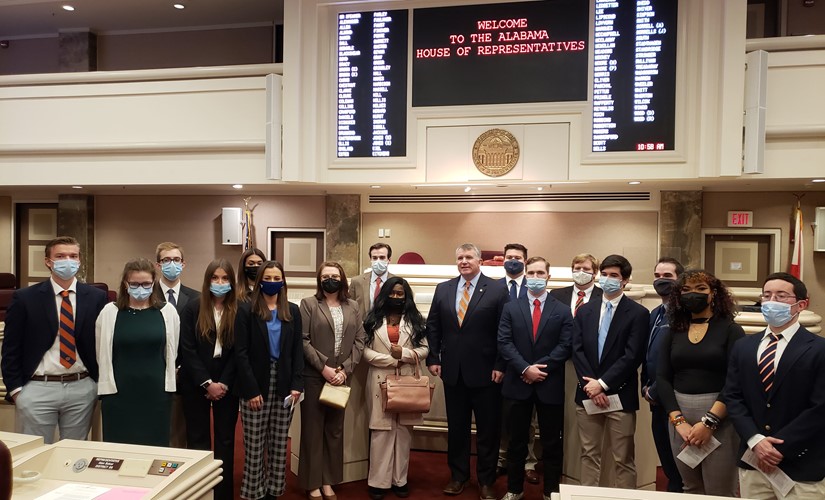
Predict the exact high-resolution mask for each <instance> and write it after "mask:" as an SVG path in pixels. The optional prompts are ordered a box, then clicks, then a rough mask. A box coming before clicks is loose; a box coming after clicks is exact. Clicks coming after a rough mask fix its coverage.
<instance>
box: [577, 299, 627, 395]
mask: <svg viewBox="0 0 825 500" xmlns="http://www.w3.org/2000/svg"><path fill="white" fill-rule="evenodd" d="M574 291H575V290H574ZM589 291H590V292H592V291H593V287H592V286H591V287H590V290H589ZM573 295H575V293H574V294H573ZM622 297H624V292H622V293H620V294H619V295H618V296H617V297H616V298H615V299H613V300H607V297H606V296H604V295H602V309H601V312H600V313H599V328H601V325H602V317H604V310H605V309H607V303H608V302H610V303H611V304H613V316H611V317H610V323H611V324H612V323H613V320H614V319H615V318H616V308H617V307H618V306H619V302H620V301H621V300H622ZM607 328H608V330H609V329H610V325H607ZM605 343H607V339H605ZM599 384H601V386H602V389H604V390H605V391H607V390H609V389H610V387H608V386H607V384H605V383H604V380H602V379H599Z"/></svg>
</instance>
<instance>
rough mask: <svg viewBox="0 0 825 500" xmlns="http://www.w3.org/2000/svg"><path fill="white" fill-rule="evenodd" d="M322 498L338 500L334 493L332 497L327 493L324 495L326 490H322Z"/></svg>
mask: <svg viewBox="0 0 825 500" xmlns="http://www.w3.org/2000/svg"><path fill="white" fill-rule="evenodd" d="M321 496H322V497H323V498H324V500H338V495H336V494H335V492H334V491H333V492H332V494H331V495H327V494H326V493H324V490H323V489H322V490H321Z"/></svg>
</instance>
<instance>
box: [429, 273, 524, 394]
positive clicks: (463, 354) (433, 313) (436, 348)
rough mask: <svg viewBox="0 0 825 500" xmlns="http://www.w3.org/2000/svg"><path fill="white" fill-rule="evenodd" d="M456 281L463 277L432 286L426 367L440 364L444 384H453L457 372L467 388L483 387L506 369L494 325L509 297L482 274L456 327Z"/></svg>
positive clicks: (506, 292) (501, 284) (498, 282)
mask: <svg viewBox="0 0 825 500" xmlns="http://www.w3.org/2000/svg"><path fill="white" fill-rule="evenodd" d="M459 281H462V282H463V281H464V278H462V277H461V276H457V277H455V278H452V279H450V280H447V281H444V282H442V283H439V284H438V286H436V287H435V294H434V295H433V302H432V305H431V306H430V314H429V315H428V316H427V341H428V342H429V344H430V355H429V356H427V365H428V366H429V365H441V380H442V381H443V382H444V383H445V384H448V385H456V384H457V383H458V376H459V373H460V374H461V377H462V379H463V380H464V384H465V385H467V387H484V386H487V385H490V384H492V383H493V382H492V373H493V370H499V371H502V372H503V371H504V369H505V368H506V365H505V363H504V359H503V358H501V357H499V356H498V345H497V344H498V322H499V319H501V310H502V309H503V308H504V304H506V303H507V302H508V301H509V300H510V294H509V293H508V291H507V288H506V287H505V286H504V284H503V283H502V282H501V280H495V279H492V278H488V277H487V276H484V275H483V274H482V275H481V276H479V278H478V284H477V286H476V290H475V291H474V292H473V296H472V297H471V298H470V304H469V305H468V306H467V313H466V316H465V317H464V322H463V323H462V324H461V326H459V325H458V313H457V312H456V307H455V299H456V290H457V289H458V286H459V285H458V284H459Z"/></svg>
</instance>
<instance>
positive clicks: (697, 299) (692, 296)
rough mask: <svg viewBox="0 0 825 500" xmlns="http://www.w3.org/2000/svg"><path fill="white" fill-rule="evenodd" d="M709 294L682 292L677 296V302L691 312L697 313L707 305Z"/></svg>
mask: <svg viewBox="0 0 825 500" xmlns="http://www.w3.org/2000/svg"><path fill="white" fill-rule="evenodd" d="M709 296H710V294H709V293H698V292H691V293H683V294H682V295H680V296H679V303H680V304H682V307H684V308H685V309H687V310H688V311H690V312H692V313H693V314H698V313H700V312H702V311H704V310H705V309H706V308H707V307H708V297H709Z"/></svg>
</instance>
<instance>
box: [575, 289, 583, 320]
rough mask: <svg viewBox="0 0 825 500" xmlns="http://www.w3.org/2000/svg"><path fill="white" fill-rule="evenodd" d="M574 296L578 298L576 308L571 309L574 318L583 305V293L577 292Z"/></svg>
mask: <svg viewBox="0 0 825 500" xmlns="http://www.w3.org/2000/svg"><path fill="white" fill-rule="evenodd" d="M576 295H578V297H577V298H576V306H575V307H574V308H573V316H575V315H576V313H577V312H579V308H580V307H581V306H582V304H584V295H585V293H584V292H582V291H581V290H579V293H577V294H576Z"/></svg>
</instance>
